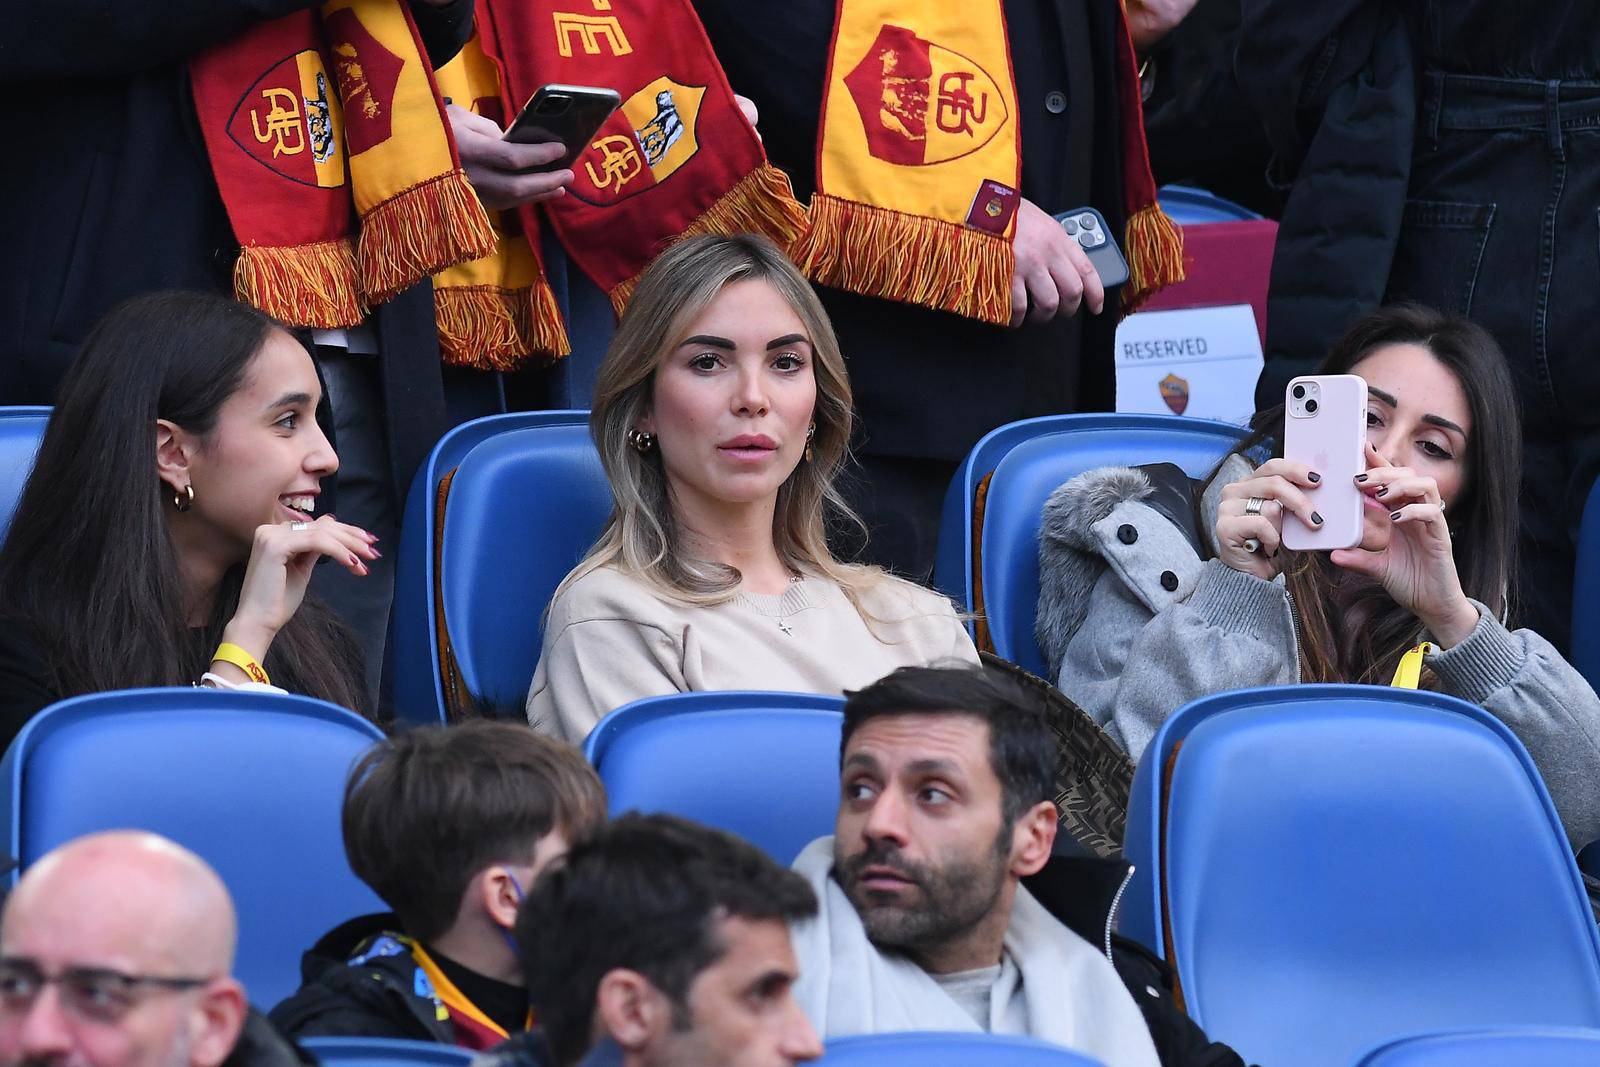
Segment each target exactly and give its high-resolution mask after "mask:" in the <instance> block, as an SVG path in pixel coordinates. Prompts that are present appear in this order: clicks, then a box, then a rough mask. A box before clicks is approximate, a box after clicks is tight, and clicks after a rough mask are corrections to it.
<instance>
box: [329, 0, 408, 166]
mask: <svg viewBox="0 0 1600 1067" xmlns="http://www.w3.org/2000/svg"><path fill="white" fill-rule="evenodd" d="M322 24H323V27H324V29H326V31H327V33H328V42H329V44H330V45H331V49H330V50H331V51H332V53H333V65H334V68H335V69H336V70H337V71H338V76H339V95H340V96H341V97H342V98H343V99H344V103H345V124H346V129H347V132H348V137H349V145H350V154H351V155H353V156H354V155H359V154H360V153H362V152H365V151H366V150H367V149H369V148H372V147H375V146H377V145H380V144H382V143H383V142H385V141H387V140H388V139H389V137H390V135H391V134H392V133H393V132H394V131H393V125H392V123H393V121H394V116H393V109H392V107H391V103H392V101H393V100H394V91H395V86H396V85H398V84H399V82H400V71H401V70H402V69H404V67H405V65H406V64H405V60H403V59H401V58H400V57H399V56H397V55H395V54H394V53H393V52H391V51H389V49H387V48H385V47H384V46H383V45H382V44H380V43H379V42H378V39H377V38H375V37H373V36H372V34H371V33H370V32H369V31H368V30H367V28H366V27H365V26H363V25H362V24H361V20H360V19H359V18H357V17H356V14H355V9H354V8H348V7H346V8H340V9H339V10H338V11H334V12H332V13H330V14H328V15H325V16H324V17H323V20H322Z"/></svg>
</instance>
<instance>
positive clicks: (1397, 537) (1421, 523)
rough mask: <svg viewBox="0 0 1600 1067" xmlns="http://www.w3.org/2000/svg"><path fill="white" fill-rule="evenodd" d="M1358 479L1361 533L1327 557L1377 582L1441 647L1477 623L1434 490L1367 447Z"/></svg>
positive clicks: (1420, 477) (1427, 480) (1436, 488)
mask: <svg viewBox="0 0 1600 1067" xmlns="http://www.w3.org/2000/svg"><path fill="white" fill-rule="evenodd" d="M1366 458H1367V470H1366V473H1364V474H1358V475H1357V476H1356V484H1357V486H1358V488H1360V490H1361V492H1362V495H1363V496H1364V497H1365V498H1366V501H1367V507H1366V509H1365V512H1364V515H1365V518H1366V534H1365V535H1364V536H1363V537H1362V540H1361V544H1360V545H1359V546H1357V547H1356V548H1348V549H1339V550H1336V551H1334V552H1332V553H1330V555H1329V558H1330V559H1331V560H1332V562H1333V564H1334V565H1335V566H1338V567H1343V568H1344V569H1346V570H1350V571H1354V572H1356V573H1357V574H1364V575H1367V576H1368V577H1371V578H1375V579H1377V580H1378V581H1379V582H1381V583H1382V584H1383V588H1384V590H1385V591H1386V592H1387V593H1388V594H1389V595H1390V596H1391V597H1393V598H1394V601H1395V603H1397V604H1399V605H1400V606H1401V607H1403V608H1405V609H1406V610H1407V611H1409V612H1411V613H1412V614H1413V615H1415V616H1417V618H1418V619H1420V620H1422V623H1423V625H1425V626H1427V627H1428V630H1429V632H1431V633H1432V634H1433V636H1434V637H1436V638H1437V639H1438V641H1439V643H1440V644H1442V645H1444V646H1445V647H1447V648H1448V647H1450V646H1451V645H1454V644H1457V643H1458V642H1460V641H1461V640H1463V639H1464V638H1465V637H1466V636H1467V635H1468V634H1470V633H1471V632H1472V630H1473V628H1474V627H1476V626H1477V624H1478V611H1477V609H1476V608H1474V607H1473V606H1472V604H1471V603H1470V602H1469V601H1468V600H1467V596H1466V594H1465V593H1464V592H1463V591H1462V589H1461V577H1460V575H1459V574H1458V573H1457V571H1456V561H1455V555H1454V552H1453V548H1452V543H1451V539H1450V527H1449V526H1448V525H1447V524H1446V522H1445V518H1444V511H1445V506H1444V502H1443V500H1442V499H1441V498H1440V495H1439V486H1438V483H1437V482H1435V481H1434V479H1433V478H1430V477H1428V476H1426V475H1419V474H1417V473H1416V472H1415V471H1414V470H1412V469H1411V468H1410V467H1394V466H1390V465H1389V464H1388V463H1387V461H1386V460H1385V458H1384V457H1383V456H1382V455H1381V454H1380V453H1379V452H1378V450H1377V448H1375V447H1374V446H1373V445H1372V444H1370V443H1369V444H1368V445H1367V449H1366Z"/></svg>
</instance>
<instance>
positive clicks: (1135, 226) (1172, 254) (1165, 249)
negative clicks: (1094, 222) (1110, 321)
mask: <svg viewBox="0 0 1600 1067" xmlns="http://www.w3.org/2000/svg"><path fill="white" fill-rule="evenodd" d="M1122 247H1123V249H1124V250H1126V252H1127V256H1128V275H1129V276H1128V283H1127V286H1126V287H1125V291H1124V293H1123V296H1122V306H1121V308H1120V309H1119V314H1120V315H1128V314H1130V313H1132V312H1133V311H1135V310H1137V309H1138V307H1139V305H1140V304H1143V303H1144V302H1145V301H1146V300H1148V299H1150V297H1152V296H1154V295H1155V294H1156V293H1157V292H1158V291H1160V290H1161V289H1163V288H1165V287H1166V286H1168V285H1172V284H1174V283H1176V282H1181V281H1183V277H1184V269H1183V231H1182V230H1181V229H1180V228H1179V227H1178V226H1177V224H1175V223H1174V222H1173V221H1172V220H1171V219H1170V218H1168V217H1167V213H1166V212H1164V211H1162V210H1161V205H1160V204H1158V203H1150V204H1147V205H1145V206H1144V207H1142V208H1140V209H1139V210H1138V211H1135V212H1134V213H1133V214H1132V215H1130V216H1128V226H1127V229H1126V230H1124V231H1123V242H1122Z"/></svg>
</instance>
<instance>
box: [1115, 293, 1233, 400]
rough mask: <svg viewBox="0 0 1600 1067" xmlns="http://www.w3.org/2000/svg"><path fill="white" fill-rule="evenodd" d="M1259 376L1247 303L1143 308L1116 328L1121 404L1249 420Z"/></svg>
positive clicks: (1118, 394) (1118, 383)
mask: <svg viewBox="0 0 1600 1067" xmlns="http://www.w3.org/2000/svg"><path fill="white" fill-rule="evenodd" d="M1260 375H1261V337H1260V335H1259V334H1258V333H1257V332H1256V318H1255V312H1254V311H1253V310H1252V309H1251V307H1250V305H1249V304H1228V305H1225V306H1222V307H1203V308H1180V309H1178V310H1175V311H1141V312H1139V313H1138V314H1135V315H1129V316H1128V317H1127V318H1126V319H1123V320H1122V325H1120V326H1118V327H1117V410H1118V411H1144V412H1155V413H1157V414H1167V413H1171V414H1175V415H1190V416H1194V417H1196V418H1202V419H1221V420H1222V421H1224V422H1236V423H1244V422H1248V421H1249V419H1250V416H1251V414H1252V413H1253V412H1254V411H1255V389H1256V379H1257V378H1258V377H1260Z"/></svg>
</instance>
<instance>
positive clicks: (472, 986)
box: [427, 945, 528, 1034]
mask: <svg viewBox="0 0 1600 1067" xmlns="http://www.w3.org/2000/svg"><path fill="white" fill-rule="evenodd" d="M427 949H428V956H429V958H430V959H432V960H433V962H434V963H437V964H438V965H439V970H441V971H443V972H444V976H445V977H446V978H448V979H450V981H451V982H453V983H454V984H455V987H456V988H457V989H459V990H461V994H462V996H464V997H466V998H467V999H468V1000H470V1001H472V1003H473V1005H474V1006H475V1007H477V1009H478V1010H479V1011H481V1012H483V1013H484V1014H485V1015H487V1016H488V1017H489V1019H490V1021H492V1022H493V1023H494V1024H495V1025H496V1026H498V1027H500V1029H502V1030H504V1031H505V1032H506V1033H508V1034H514V1033H516V1032H517V1031H519V1030H524V1029H526V1028H527V1025H528V991H527V989H525V988H524V987H522V986H519V985H512V984H510V983H509V982H501V981H499V980H497V979H494V978H490V977H488V976H487V975H482V974H479V973H478V972H477V971H474V970H472V969H471V968H469V967H465V966H463V965H462V964H459V963H457V962H456V961H455V960H453V959H451V958H450V957H449V956H446V955H445V954H444V953H442V952H440V951H439V950H438V949H436V948H434V947H433V946H432V945H429V946H427Z"/></svg>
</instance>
